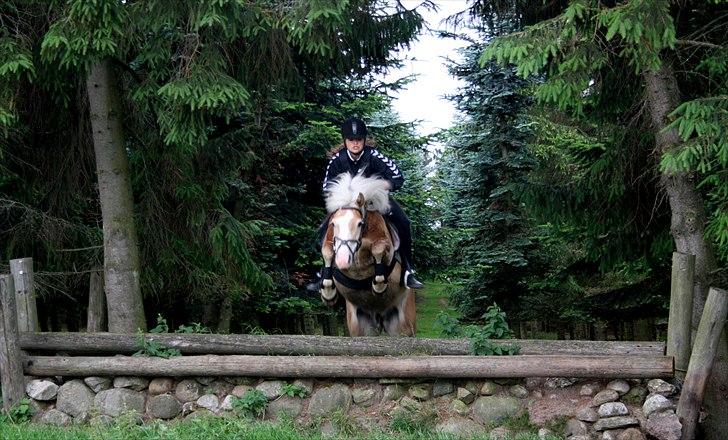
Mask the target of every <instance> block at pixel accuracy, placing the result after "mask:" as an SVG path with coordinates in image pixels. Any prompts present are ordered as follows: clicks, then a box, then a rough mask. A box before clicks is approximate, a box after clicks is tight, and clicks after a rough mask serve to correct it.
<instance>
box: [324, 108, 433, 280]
mask: <svg viewBox="0 0 728 440" xmlns="http://www.w3.org/2000/svg"><path fill="white" fill-rule="evenodd" d="M341 136H342V137H343V138H344V148H341V149H340V150H339V151H337V152H336V153H335V154H334V155H333V156H332V157H331V160H330V161H329V165H328V166H327V167H326V175H325V177H324V183H323V189H324V192H326V189H327V188H328V186H329V184H330V183H331V182H332V181H333V180H334V179H336V177H337V176H338V175H339V174H342V173H347V172H348V173H349V174H351V175H352V176H355V175H356V174H357V173H360V172H361V173H362V174H363V175H364V177H371V176H372V175H375V174H376V175H379V176H380V177H382V178H384V179H386V180H387V181H388V182H389V186H390V188H389V189H390V191H396V190H398V189H399V188H401V187H402V184H403V183H404V176H402V172H401V171H400V170H399V167H398V166H397V164H396V163H394V161H392V159H389V158H388V157H386V156H385V155H383V154H382V153H380V152H379V151H377V150H375V149H374V148H372V147H371V146H369V145H366V137H367V126H366V124H365V123H364V121H362V120H361V119H359V118H349V119H347V120H346V121H344V124H343V125H342V126H341ZM389 201H390V205H391V208H390V211H389V213H388V214H387V217H388V218H389V220H390V221H391V222H392V223H393V224H394V226H395V227H396V228H397V232H398V233H399V239H400V245H399V254H400V257H401V259H402V267H403V268H404V269H405V276H404V280H405V284H406V285H407V287H409V288H412V289H421V288H422V287H424V286H423V284H422V283H421V282H420V281H418V280H417V278H415V275H414V274H415V271H414V270H413V269H412V230H411V228H410V221H409V219H408V218H407V215H405V213H404V211H403V210H402V207H401V206H399V204H398V203H397V202H396V201H395V200H394V199H393V198H392V197H391V196H390V197H389ZM327 226H328V219H327V220H326V221H325V222H324V224H323V225H322V231H325V230H326V227H327Z"/></svg>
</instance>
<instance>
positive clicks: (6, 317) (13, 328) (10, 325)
mask: <svg viewBox="0 0 728 440" xmlns="http://www.w3.org/2000/svg"><path fill="white" fill-rule="evenodd" d="M0 379H1V380H2V394H3V409H4V410H5V411H9V410H10V409H11V408H12V407H13V406H15V405H16V404H17V403H18V402H20V401H21V400H22V399H23V398H24V397H25V378H24V377H23V360H22V352H21V351H20V334H19V333H18V318H17V315H16V306H15V287H14V283H13V277H12V276H11V275H0Z"/></svg>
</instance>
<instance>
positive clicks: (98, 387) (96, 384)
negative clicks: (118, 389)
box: [83, 376, 111, 393]
mask: <svg viewBox="0 0 728 440" xmlns="http://www.w3.org/2000/svg"><path fill="white" fill-rule="evenodd" d="M83 383H85V384H86V385H88V387H89V388H91V390H93V392H94V393H98V392H99V391H103V390H108V389H109V388H111V378H110V377H100V376H90V377H87V378H85V379H84V380H83Z"/></svg>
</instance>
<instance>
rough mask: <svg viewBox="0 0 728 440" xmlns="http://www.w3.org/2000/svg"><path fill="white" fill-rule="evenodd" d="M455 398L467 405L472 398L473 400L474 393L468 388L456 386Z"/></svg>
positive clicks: (471, 401)
mask: <svg viewBox="0 0 728 440" xmlns="http://www.w3.org/2000/svg"><path fill="white" fill-rule="evenodd" d="M457 399H458V400H461V401H463V402H464V403H466V404H468V405H469V404H471V403H473V400H475V394H473V393H471V392H470V390H468V389H466V388H462V387H460V388H458V392H457Z"/></svg>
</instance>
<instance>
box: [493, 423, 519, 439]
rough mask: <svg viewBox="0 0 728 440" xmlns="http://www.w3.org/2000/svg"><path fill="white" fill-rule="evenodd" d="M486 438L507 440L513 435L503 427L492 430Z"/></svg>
mask: <svg viewBox="0 0 728 440" xmlns="http://www.w3.org/2000/svg"><path fill="white" fill-rule="evenodd" d="M488 436H489V438H490V439H491V440H509V439H510V438H511V437H512V436H513V433H512V432H511V430H510V429H508V428H506V427H505V426H499V427H497V428H495V429H492V430H491V431H490V432H489V433H488Z"/></svg>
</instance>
